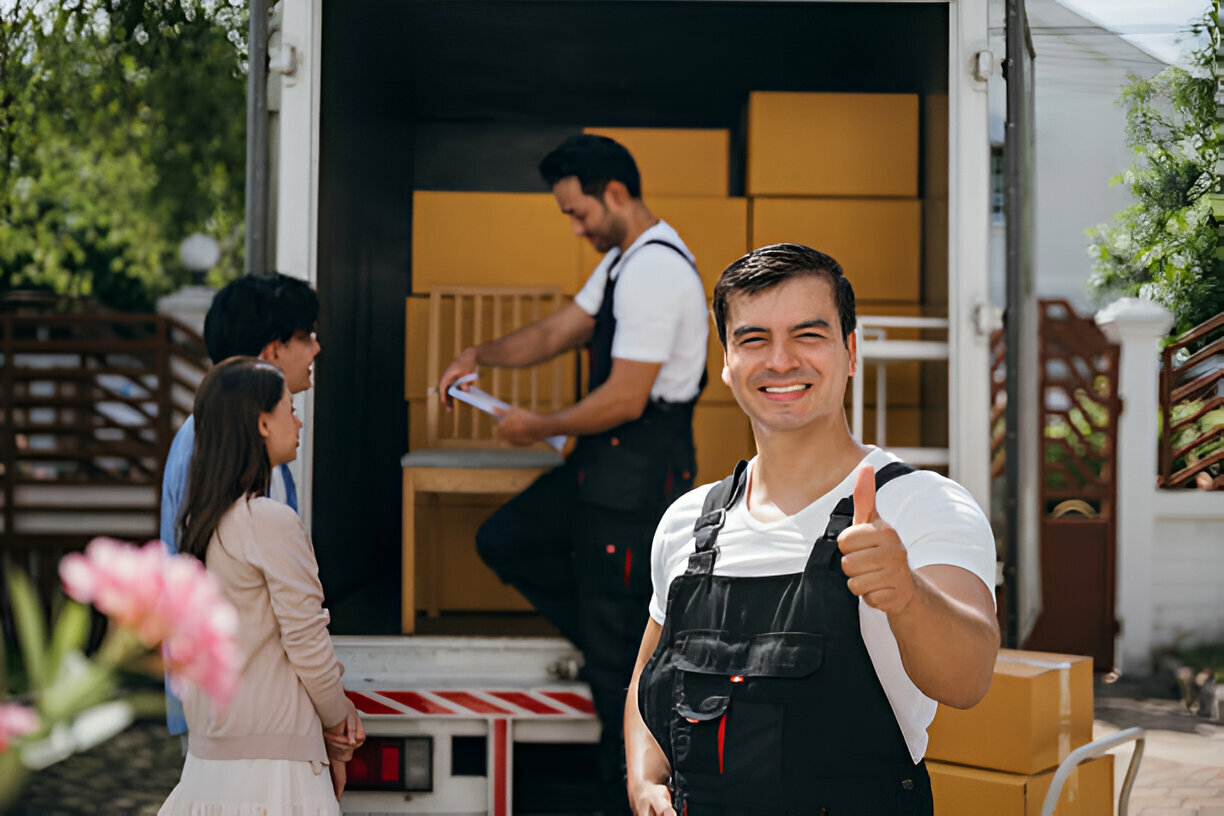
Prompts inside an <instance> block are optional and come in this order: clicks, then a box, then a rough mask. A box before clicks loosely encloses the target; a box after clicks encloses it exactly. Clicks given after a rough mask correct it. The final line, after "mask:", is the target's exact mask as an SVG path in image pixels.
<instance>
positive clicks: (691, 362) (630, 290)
mask: <svg viewBox="0 0 1224 816" xmlns="http://www.w3.org/2000/svg"><path fill="white" fill-rule="evenodd" d="M649 241H666V242H667V243H669V244H671V245H672V246H674V247H676V249H679V250H680V251H681V252H682V253H683V255H684V257H681V252H676V251H675V250H673V249H668V248H667V247H665V246H658V245H657V244H652V245H650V246H645V244H646V243H647V242H649ZM620 257H621V251H620V248H619V247H614V248H613V249H611V250H609V251H608V252H607V253H606V254H605V255H604V256H603V260H601V261H600V262H599V263H598V264H597V265H596V266H595V271H594V272H592V273H591V277H590V278H588V279H587V282H586V284H585V285H584V286H583V287H582V289H581V290H579V292H578V294H577V295H575V296H574V303H576V304H578V307H579V308H581V309H582V310H583V311H584V312H586V313H587V314H589V315H591V316H592V317H594V316H595V315H597V314H599V307H600V306H601V305H602V304H603V299H604V289H605V287H606V285H607V282H608V267H609V266H611V265H612V264H613V263H615V262H616V260H617V259H618V258H620ZM685 258H687V259H688V261H686V260H685ZM692 260H693V254H692V253H691V252H689V248H688V247H687V246H685V245H684V241H682V240H680V236H679V235H678V234H677V233H676V231H675V230H674V229H672V228H671V226H670V225H669V224H668V223H667V222H666V221H660V222H659V223H657V224H655V225H654V226H653V227H651V228H650V229H648V230H646V231H645V232H643V233H642V234H641V235H639V236H638V239H637V240H636V241H634V242H633V243H632V244H631V245H630V246H629V249H628V251H627V252H625V260H624V262H622V263H618V264H616V266H615V267H613V268H612V278H613V279H614V280H615V281H616V292H615V297H616V300H615V302H613V304H612V315H613V316H614V317H615V318H616V331H615V332H613V334H612V356H613V357H619V358H620V359H622V360H633V361H634V362H638V363H662V364H663V365H662V367H661V368H660V369H659V373H658V374H657V375H656V376H655V381H654V384H653V385H652V386H651V387H650V398H651V399H656V400H666V401H667V402H688V401H689V400H691V399H693V398H694V397H696V396H697V393H698V391H699V390H700V387H701V374H702V372H704V371H705V366H706V346H707V341H708V338H709V330H710V313H709V311H708V310H707V309H706V297H705V286H704V285H703V284H702V282H701V278H700V277H699V276H698V275H697V272H696V271H694V269H693V267H692V265H691V264H690V263H689V261H692Z"/></svg>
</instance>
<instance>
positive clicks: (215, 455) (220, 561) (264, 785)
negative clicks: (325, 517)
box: [160, 357, 365, 816]
mask: <svg viewBox="0 0 1224 816" xmlns="http://www.w3.org/2000/svg"><path fill="white" fill-rule="evenodd" d="M195 425H196V438H195V451H194V453H193V454H192V460H191V467H190V470H189V475H188V480H187V496H186V500H185V501H184V504H183V508H182V511H181V514H180V516H179V519H178V526H179V531H178V541H179V550H180V552H183V553H187V554H190V555H194V556H195V557H197V558H199V559H200V560H202V561H203V562H204V563H205V565H206V566H207V567H208V571H209V572H211V573H212V574H213V575H215V576H216V577H217V580H218V581H219V582H220V584H221V587H222V589H223V591H224V592H225V594H226V596H227V597H228V598H229V600H230V601H231V602H232V603H233V604H234V608H235V609H236V610H237V612H238V646H239V651H240V655H241V657H240V661H241V662H240V669H241V682H240V685H239V689H238V693H237V694H236V696H235V697H234V700H233V702H232V703H230V705H229V706H228V707H227V708H225V709H224V710H219V709H217V708H215V707H214V706H213V705H212V704H211V702H210V701H209V699H208V698H207V697H206V696H205V695H204V694H203V693H202V692H200V691H199V690H197V689H190V690H188V691H187V692H186V694H185V696H184V697H183V706H184V711H185V713H186V716H187V728H188V748H187V757H186V760H185V762H184V765H183V774H182V778H181V779H180V780H179V784H178V786H177V787H175V789H174V790H173V791H172V792H171V794H170V797H169V798H168V799H167V800H166V802H165V804H164V805H163V806H162V809H161V811H160V814H164V816H180V815H182V816H187V815H188V814H198V813H201V812H204V813H207V814H209V816H247V814H255V813H267V814H294V816H333V814H338V813H339V812H340V809H339V804H338V802H337V798H338V796H339V794H340V792H341V791H342V790H343V787H344V763H345V762H346V761H347V760H348V759H350V758H351V757H352V752H353V750H355V748H356V747H357V746H358V745H360V743H361V742H362V741H363V740H364V739H365V733H364V731H363V730H362V728H361V723H360V720H359V719H358V718H357V713H356V711H355V709H354V708H353V704H352V703H351V702H349V700H348V698H347V697H345V695H344V689H343V688H342V687H341V685H340V675H341V672H342V671H343V668H342V667H341V665H340V662H339V661H338V660H337V659H336V653H335V651H334V650H333V649H332V645H331V639H330V638H329V637H328V634H327V623H328V619H329V618H328V613H327V610H325V609H324V608H323V606H322V603H323V590H322V587H321V586H320V584H319V569H318V565H317V564H316V562H315V558H314V551H313V549H312V548H311V544H310V538H309V536H307V534H306V531H305V529H304V528H303V527H302V523H301V521H300V520H299V519H298V516H297V514H296V513H294V512H293V510H292V509H290V508H289V507H288V506H287V505H284V504H281V503H280V502H278V501H275V500H273V499H269V498H266V497H265V494H266V493H267V490H268V481H269V478H270V475H271V472H272V468H274V467H277V466H279V465H280V464H282V463H284V462H289V461H292V460H293V459H294V458H296V456H297V446H298V429H299V428H300V427H301V425H302V423H301V421H299V420H298V418H297V417H296V416H294V414H293V403H292V400H291V399H290V396H289V391H288V389H287V388H286V387H285V379H284V376H283V375H282V374H281V372H280V369H278V368H277V367H276V366H273V365H271V364H269V363H263V362H259V361H257V360H255V359H253V358H248V357H234V358H231V359H229V360H225V361H224V362H221V363H219V364H218V365H216V366H214V367H213V369H212V370H211V371H210V372H209V373H208V376H206V377H205V378H204V381H203V383H201V385H200V389H199V391H198V392H197V394H196V401H195ZM325 736H326V739H325ZM328 765H330V770H331V774H330V778H329V775H327V774H324V772H323V768H324V766H328Z"/></svg>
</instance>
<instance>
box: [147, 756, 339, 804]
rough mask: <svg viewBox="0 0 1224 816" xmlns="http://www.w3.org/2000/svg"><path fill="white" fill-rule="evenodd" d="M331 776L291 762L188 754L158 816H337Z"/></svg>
mask: <svg viewBox="0 0 1224 816" xmlns="http://www.w3.org/2000/svg"><path fill="white" fill-rule="evenodd" d="M339 813H340V803H339V802H337V801H336V794H335V793H334V792H333V790H332V782H331V773H330V772H329V771H328V769H327V766H326V765H324V764H322V763H320V762H303V761H299V760H292V759H200V758H199V757H195V756H192V755H191V753H190V752H189V753H188V754H187V759H186V760H185V761H184V762H183V775H182V776H181V777H180V778H179V783H178V785H176V786H175V787H174V790H172V791H171V792H170V796H169V798H167V799H166V801H165V803H164V804H163V805H162V806H161V810H159V811H158V812H157V814H158V816H280V815H281V814H284V816H339Z"/></svg>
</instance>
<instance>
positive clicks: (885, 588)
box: [837, 466, 916, 614]
mask: <svg viewBox="0 0 1224 816" xmlns="http://www.w3.org/2000/svg"><path fill="white" fill-rule="evenodd" d="M875 499H876V492H875V469H874V468H872V467H869V466H868V467H864V468H862V469H861V470H860V471H859V474H858V481H856V482H855V483H854V523H853V524H852V525H851V526H849V527H847V528H846V529H845V530H843V531H842V534H841V535H840V536H838V537H837V546H838V548H839V549H840V550H841V551H842V571H843V572H844V573H846V578H847V579H848V581H847V585H848V586H849V587H850V591H851V592H853V593H854V594H855V595H857V596H859V597H860V598H862V599H863V600H864V601H865V602H866V603H867V605H868V606H871V607H874V608H875V609H879V610H880V611H882V612H887V613H889V614H892V613H894V612H900V611H901V610H903V609H905V607H906V606H908V605H909V602H910V601H911V600H912V599H913V597H914V594H915V592H916V588H915V580H914V573H913V571H912V570H911V569H910V567H909V560H908V559H907V557H906V552H905V545H904V544H902V543H901V537H900V536H898V535H897V531H896V530H894V529H893V528H892V527H890V526H889V525H888V522H886V521H884V519H882V518H880V514H879V513H877V512H876V506H875Z"/></svg>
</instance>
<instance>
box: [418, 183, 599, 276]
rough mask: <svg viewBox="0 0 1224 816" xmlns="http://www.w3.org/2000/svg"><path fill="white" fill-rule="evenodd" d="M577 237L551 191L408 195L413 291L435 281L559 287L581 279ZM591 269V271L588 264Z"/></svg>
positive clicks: (420, 192)
mask: <svg viewBox="0 0 1224 816" xmlns="http://www.w3.org/2000/svg"><path fill="white" fill-rule="evenodd" d="M578 241H579V239H578V237H577V236H575V235H574V234H573V232H572V230H571V229H570V224H569V219H568V218H567V217H566V216H564V215H562V214H561V210H560V208H558V206H557V202H556V199H554V198H553V197H552V195H551V194H549V193H454V192H435V191H429V190H417V191H416V192H414V193H413V194H412V291H413V292H414V293H428V292H429V291H430V289H431V288H432V287H434V286H436V285H439V284H441V285H449V286H458V285H462V286H549V285H555V286H560V287H561V290H562V291H563V292H565V293H566V294H567V295H572V294H574V293H575V292H576V291H578V287H579V286H580V285H581V284H582V282H583V281H585V280H586V275H585V274H580V272H579V268H578ZM588 272H589V270H588Z"/></svg>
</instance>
